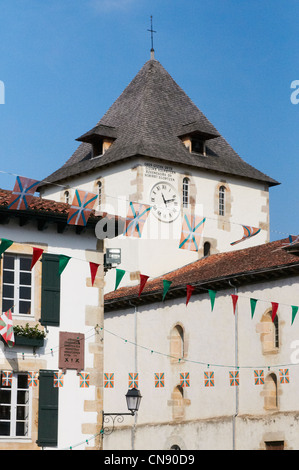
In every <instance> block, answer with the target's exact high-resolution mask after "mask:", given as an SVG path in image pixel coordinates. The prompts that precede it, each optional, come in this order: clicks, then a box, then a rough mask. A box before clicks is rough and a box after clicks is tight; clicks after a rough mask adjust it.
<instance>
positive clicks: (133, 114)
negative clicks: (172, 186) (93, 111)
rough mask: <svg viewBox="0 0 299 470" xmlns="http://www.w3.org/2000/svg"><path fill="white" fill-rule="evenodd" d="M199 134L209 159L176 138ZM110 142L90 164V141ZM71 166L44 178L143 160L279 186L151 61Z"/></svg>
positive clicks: (84, 142) (56, 178)
mask: <svg viewBox="0 0 299 470" xmlns="http://www.w3.org/2000/svg"><path fill="white" fill-rule="evenodd" d="M194 131H199V132H201V133H202V134H203V135H205V136H206V138H207V139H209V140H208V141H207V156H200V155H198V154H194V153H190V152H189V151H188V150H187V149H186V147H185V146H184V144H183V143H182V141H181V139H180V137H179V136H182V135H184V133H187V132H194ZM91 135H93V136H106V137H111V138H113V139H115V140H114V142H113V144H112V145H111V147H110V148H109V149H108V150H107V151H106V152H105V153H104V155H101V156H99V157H96V158H92V151H91V150H92V145H91V143H88V139H90V136H91ZM80 139H81V141H82V143H81V144H80V145H79V147H78V148H77V150H76V151H75V152H74V154H73V155H72V156H71V157H70V158H69V160H68V161H67V162H66V163H65V164H64V165H63V166H62V167H61V168H59V169H58V170H57V171H55V172H54V173H53V174H52V175H50V176H48V177H47V178H46V180H47V181H49V182H52V183H53V182H57V181H60V180H63V179H66V178H69V177H72V176H75V175H78V174H81V173H82V172H86V171H90V170H94V169H98V168H102V167H104V166H106V165H110V164H116V163H118V162H121V161H123V160H125V159H127V158H131V157H135V156H144V157H150V158H154V159H159V160H164V161H165V162H167V163H168V164H169V163H172V164H176V163H177V164H183V165H185V166H190V167H197V168H201V169H205V170H210V171H213V172H215V171H216V172H221V173H228V174H232V175H236V176H241V177H244V178H249V179H254V180H258V181H262V182H264V183H266V184H268V185H269V186H273V185H276V184H279V183H278V182H277V181H275V180H274V179H272V178H270V177H269V176H267V175H265V174H264V173H261V172H260V171H258V170H257V169H255V168H253V167H252V166H251V165H249V164H248V163H246V162H245V161H244V160H243V159H242V158H241V157H240V156H239V155H238V154H237V153H236V152H235V151H234V150H233V149H232V147H231V146H230V145H229V144H228V143H227V142H226V140H225V139H224V138H223V137H222V136H221V135H220V133H219V132H218V131H217V129H215V127H214V126H213V125H212V124H211V122H210V121H209V120H208V119H207V118H206V117H205V116H204V114H203V113H202V112H201V111H200V110H199V109H198V108H197V107H196V105H195V104H194V103H193V102H192V101H191V99H190V98H189V97H188V96H187V95H186V93H185V92H184V91H183V90H182V89H181V88H180V87H179V86H178V85H177V83H176V82H175V81H174V80H173V78H172V77H171V76H170V75H169V73H168V72H167V71H166V70H165V69H164V67H163V66H162V65H161V64H160V62H159V61H157V60H155V59H151V60H149V61H148V62H146V63H145V64H144V66H143V67H142V68H141V70H140V71H139V73H138V74H137V75H136V76H135V78H134V79H133V80H132V81H131V83H130V84H129V85H128V86H127V87H126V89H125V90H124V91H123V93H122V94H121V95H120V96H119V98H118V99H117V100H116V101H115V102H114V103H113V105H112V106H111V107H110V109H109V110H108V111H107V113H106V114H105V115H104V116H103V117H102V119H101V120H100V121H99V122H98V123H97V125H96V126H95V127H94V128H93V129H92V130H90V131H87V132H85V134H84V135H83V136H81V138H79V139H77V140H80Z"/></svg>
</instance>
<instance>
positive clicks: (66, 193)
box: [64, 191, 70, 204]
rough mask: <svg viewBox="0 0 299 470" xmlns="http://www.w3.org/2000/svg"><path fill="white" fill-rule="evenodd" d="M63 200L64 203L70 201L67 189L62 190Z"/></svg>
mask: <svg viewBox="0 0 299 470" xmlns="http://www.w3.org/2000/svg"><path fill="white" fill-rule="evenodd" d="M64 202H65V203H66V204H69V203H70V192H69V191H65V192H64Z"/></svg>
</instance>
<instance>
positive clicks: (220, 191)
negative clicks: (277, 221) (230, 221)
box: [218, 186, 226, 215]
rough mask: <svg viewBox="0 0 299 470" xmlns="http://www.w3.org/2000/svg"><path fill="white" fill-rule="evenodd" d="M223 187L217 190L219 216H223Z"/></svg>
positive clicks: (224, 189)
mask: <svg viewBox="0 0 299 470" xmlns="http://www.w3.org/2000/svg"><path fill="white" fill-rule="evenodd" d="M225 191H226V188H225V186H220V188H219V206H218V211H219V215H225Z"/></svg>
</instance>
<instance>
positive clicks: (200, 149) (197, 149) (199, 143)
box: [191, 139, 206, 155]
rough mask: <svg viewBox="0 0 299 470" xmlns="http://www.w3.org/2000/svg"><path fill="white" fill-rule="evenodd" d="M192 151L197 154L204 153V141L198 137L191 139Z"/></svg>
mask: <svg viewBox="0 0 299 470" xmlns="http://www.w3.org/2000/svg"><path fill="white" fill-rule="evenodd" d="M191 145H192V152H194V153H198V154H199V155H205V153H206V152H205V142H204V141H203V140H200V139H192V141H191Z"/></svg>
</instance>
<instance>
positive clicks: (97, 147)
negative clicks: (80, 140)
mask: <svg viewBox="0 0 299 470" xmlns="http://www.w3.org/2000/svg"><path fill="white" fill-rule="evenodd" d="M100 155H103V140H102V139H100V140H97V141H96V142H93V143H92V158H95V157H99V156H100Z"/></svg>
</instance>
